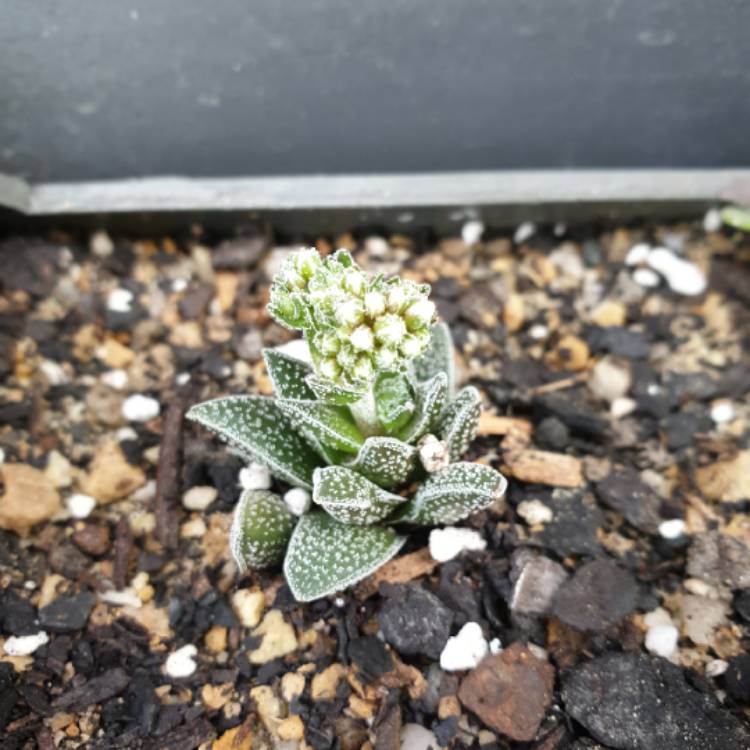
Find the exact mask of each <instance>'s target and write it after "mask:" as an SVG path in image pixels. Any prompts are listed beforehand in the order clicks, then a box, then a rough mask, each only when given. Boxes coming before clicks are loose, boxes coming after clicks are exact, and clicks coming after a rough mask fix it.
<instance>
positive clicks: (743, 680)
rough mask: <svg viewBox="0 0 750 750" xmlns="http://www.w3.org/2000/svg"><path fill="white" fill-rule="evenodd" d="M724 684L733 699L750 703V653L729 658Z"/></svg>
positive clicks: (745, 704) (741, 702)
mask: <svg viewBox="0 0 750 750" xmlns="http://www.w3.org/2000/svg"><path fill="white" fill-rule="evenodd" d="M724 686H725V687H726V689H727V693H728V694H729V696H730V698H731V699H732V700H733V701H736V702H737V703H739V704H740V705H743V706H747V705H749V704H750V654H740V655H739V656H734V657H732V658H731V659H730V660H729V666H728V667H727V671H726V672H724Z"/></svg>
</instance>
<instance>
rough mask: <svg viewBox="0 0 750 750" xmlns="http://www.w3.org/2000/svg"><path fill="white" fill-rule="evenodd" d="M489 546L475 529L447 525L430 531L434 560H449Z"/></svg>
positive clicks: (431, 552) (431, 551) (431, 553)
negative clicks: (463, 553)
mask: <svg viewBox="0 0 750 750" xmlns="http://www.w3.org/2000/svg"><path fill="white" fill-rule="evenodd" d="M486 547H487V542H485V540H484V539H482V537H481V536H480V535H479V533H478V532H477V531H474V530H473V529H459V528H458V527H456V526H446V528H444V529H433V530H432V531H431V532H430V555H432V559H433V560H437V561H438V562H447V561H448V560H452V559H453V558H454V557H458V555H460V554H461V553H462V552H465V551H471V552H473V551H478V550H483V549H485V548H486Z"/></svg>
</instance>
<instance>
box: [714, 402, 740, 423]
mask: <svg viewBox="0 0 750 750" xmlns="http://www.w3.org/2000/svg"><path fill="white" fill-rule="evenodd" d="M735 416H736V412H735V410H734V406H733V405H732V402H731V401H717V402H716V403H715V404H713V405H712V406H711V419H713V421H714V422H716V424H726V423H727V422H731V421H732V420H733V419H734V418H735Z"/></svg>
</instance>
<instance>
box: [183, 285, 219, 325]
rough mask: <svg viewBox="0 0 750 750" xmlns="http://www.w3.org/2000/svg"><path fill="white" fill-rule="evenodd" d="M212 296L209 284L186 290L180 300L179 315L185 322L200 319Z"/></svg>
mask: <svg viewBox="0 0 750 750" xmlns="http://www.w3.org/2000/svg"><path fill="white" fill-rule="evenodd" d="M213 296H214V289H213V287H212V286H211V285H210V284H200V285H199V286H195V287H193V288H191V289H188V290H187V291H186V292H185V294H184V295H183V296H182V299H181V300H180V304H179V307H180V315H182V317H183V318H184V319H185V320H196V319H197V318H200V317H201V316H202V315H203V313H204V312H205V311H206V308H207V307H208V303H209V302H210V301H211V299H212V298H213Z"/></svg>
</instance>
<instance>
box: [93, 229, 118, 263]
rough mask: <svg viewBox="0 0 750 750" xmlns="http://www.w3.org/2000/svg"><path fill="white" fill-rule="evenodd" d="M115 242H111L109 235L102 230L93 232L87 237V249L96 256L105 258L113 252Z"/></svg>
mask: <svg viewBox="0 0 750 750" xmlns="http://www.w3.org/2000/svg"><path fill="white" fill-rule="evenodd" d="M114 249H115V243H114V242H112V239H111V238H110V236H109V235H108V234H107V233H106V232H104V231H99V232H94V233H93V234H92V235H91V238H90V239H89V250H91V252H92V253H93V254H94V255H96V257H97V258H107V257H109V256H110V255H112V253H113V252H114Z"/></svg>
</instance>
